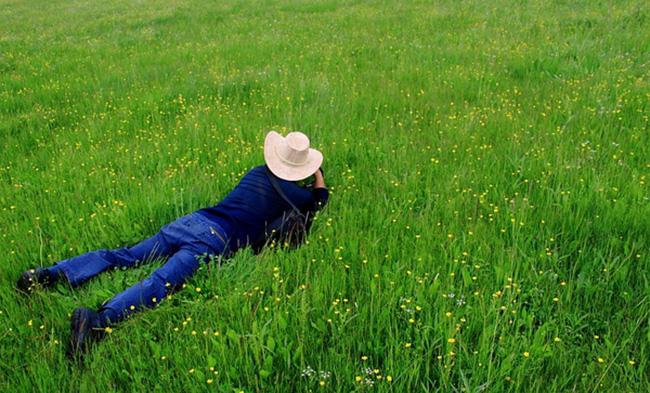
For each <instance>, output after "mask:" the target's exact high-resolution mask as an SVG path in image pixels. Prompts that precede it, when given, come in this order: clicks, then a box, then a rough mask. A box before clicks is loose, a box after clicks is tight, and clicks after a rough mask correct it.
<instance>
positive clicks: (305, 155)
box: [264, 131, 323, 181]
mask: <svg viewBox="0 0 650 393" xmlns="http://www.w3.org/2000/svg"><path fill="white" fill-rule="evenodd" d="M264 161H266V165H267V166H268V167H269V169H270V170H271V172H273V174H274V175H276V176H277V177H279V178H280V179H284V180H289V181H297V180H302V179H306V178H308V177H309V176H311V175H313V174H314V172H316V170H317V169H318V168H320V165H321V164H322V163H323V154H322V153H321V152H319V151H318V150H315V149H310V148H309V138H307V135H305V134H303V133H302V132H290V133H288V134H287V136H286V137H283V136H282V135H280V134H278V133H277V132H275V131H269V133H268V134H266V139H265V140H264Z"/></svg>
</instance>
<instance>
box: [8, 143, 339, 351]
mask: <svg viewBox="0 0 650 393" xmlns="http://www.w3.org/2000/svg"><path fill="white" fill-rule="evenodd" d="M264 160H265V162H266V165H260V166H258V167H255V168H253V169H251V170H250V171H249V172H248V173H247V174H246V175H245V176H244V177H243V178H242V179H241V180H240V182H239V184H238V185H237V186H236V187H235V188H234V189H233V190H232V191H231V192H230V193H229V194H228V195H227V196H226V197H225V199H223V200H222V201H221V202H220V203H218V204H217V205H215V206H212V207H208V208H204V209H200V210H197V211H195V212H193V213H191V214H188V215H185V216H183V217H180V218H178V219H177V220H175V221H173V222H172V223H170V224H168V225H165V226H163V227H162V229H161V230H160V232H158V233H157V234H155V235H154V236H153V237H151V238H149V239H146V240H144V241H142V242H140V243H138V244H136V245H134V246H131V247H123V248H118V249H115V250H97V251H92V252H88V253H86V254H83V255H79V256H76V257H72V258H69V259H66V260H63V261H61V262H59V263H57V264H55V265H54V266H51V267H48V268H35V269H31V270H28V271H26V272H23V273H22V275H21V277H20V279H19V280H18V283H17V287H18V289H19V290H21V291H23V292H26V293H29V292H31V291H33V289H34V288H36V287H38V286H41V287H47V286H51V285H53V284H54V283H56V282H57V281H60V280H67V282H68V283H69V284H70V285H71V286H72V287H76V286H78V285H80V284H81V283H83V282H85V281H86V280H88V279H90V278H91V277H94V276H96V275H97V274H99V273H101V272H103V271H105V270H107V269H110V268H117V267H132V266H135V265H136V264H137V262H149V261H152V260H154V259H156V258H161V257H168V258H169V259H168V261H167V262H166V263H165V264H164V265H163V266H162V267H160V268H159V269H157V270H156V271H154V272H153V274H152V275H151V276H149V277H148V278H146V279H145V280H143V281H141V282H140V283H138V284H136V285H134V286H132V287H131V288H129V289H127V290H125V291H124V292H122V293H120V294H118V295H116V296H115V297H113V298H112V299H110V300H109V301H107V302H105V303H104V304H103V305H102V306H101V307H100V308H99V310H97V311H93V310H91V309H88V308H83V307H82V308H77V309H75V310H74V312H73V313H72V318H71V337H70V346H69V354H70V355H72V356H80V355H82V354H83V353H84V352H86V351H87V349H88V348H89V344H90V343H91V342H92V341H96V340H98V339H100V338H102V337H103V335H104V332H105V330H106V328H107V327H109V326H111V325H114V324H116V323H117V322H119V321H122V320H124V319H125V318H127V317H128V316H129V315H131V314H132V313H135V312H138V311H140V310H143V309H146V308H149V307H154V306H156V305H157V304H159V303H160V301H161V300H163V299H164V298H165V296H167V295H168V294H169V293H170V292H171V291H173V290H175V289H178V288H180V287H181V286H182V284H183V282H185V281H186V280H187V279H188V278H190V277H191V276H192V275H193V274H194V272H195V271H196V270H197V268H198V267H199V264H200V262H201V261H204V262H207V261H208V260H209V257H211V256H212V257H214V256H225V257H228V256H231V255H232V254H233V253H234V252H236V251H237V250H238V249H241V248H243V247H246V246H249V245H251V246H253V247H258V248H260V244H261V245H262V246H263V245H264V244H265V240H268V238H269V236H270V233H271V232H273V234H276V231H280V232H285V231H289V232H292V231H293V232H295V223H296V222H298V223H299V224H304V222H301V220H303V219H305V217H309V216H310V215H311V214H313V212H315V211H317V210H319V209H320V208H321V207H322V206H324V205H325V204H326V203H327V201H328V197H329V194H328V190H327V188H326V187H325V181H324V179H323V173H322V170H321V169H320V166H321V164H322V162H323V155H322V154H321V153H320V152H319V151H318V150H315V149H311V148H310V147H309V138H308V137H307V136H306V135H305V134H303V133H300V132H291V133H289V134H287V136H286V137H283V136H282V135H280V134H278V133H277V132H275V131H270V132H269V133H268V134H267V136H266V139H265V141H264ZM311 175H314V182H313V185H311V187H309V186H301V185H299V184H298V181H301V180H304V179H307V178H308V177H310V176H311ZM292 212H293V215H292V214H291V213H292ZM288 217H292V218H293V221H292V222H293V224H292V222H290V221H291V220H292V219H290V218H288ZM278 222H279V224H278ZM286 225H294V227H292V228H289V229H287V228H286ZM270 228H272V229H274V230H273V231H271V230H270ZM300 229H301V230H302V231H303V232H304V231H305V226H304V225H303V226H302V227H301V228H300ZM302 235H304V233H302Z"/></svg>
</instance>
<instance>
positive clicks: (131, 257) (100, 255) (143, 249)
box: [54, 232, 176, 287]
mask: <svg viewBox="0 0 650 393" xmlns="http://www.w3.org/2000/svg"><path fill="white" fill-rule="evenodd" d="M175 251H176V250H175V247H174V245H173V244H172V243H171V242H170V241H168V240H167V238H166V237H165V236H164V235H163V234H162V233H160V232H159V233H157V234H156V235H154V236H152V237H150V238H148V239H146V240H144V241H142V242H140V243H138V244H136V245H134V246H131V247H122V248H118V249H115V250H96V251H91V252H88V253H85V254H82V255H78V256H76V257H72V258H69V259H66V260H63V261H61V262H59V263H57V264H56V265H55V267H54V269H56V270H60V271H61V272H63V274H64V275H65V277H66V278H67V280H68V281H69V282H70V285H72V286H73V287H74V286H78V285H79V284H81V283H82V282H84V281H86V280H88V279H90V278H91V277H94V276H96V275H98V274H99V273H101V272H103V271H104V270H107V269H109V268H111V267H132V266H134V265H135V264H136V262H149V261H151V260H154V259H156V258H159V257H163V256H167V255H170V254H172V253H174V252H175Z"/></svg>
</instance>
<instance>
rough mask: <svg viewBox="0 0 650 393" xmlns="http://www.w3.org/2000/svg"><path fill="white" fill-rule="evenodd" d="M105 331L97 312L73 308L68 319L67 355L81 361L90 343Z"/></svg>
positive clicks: (99, 337) (100, 337)
mask: <svg viewBox="0 0 650 393" xmlns="http://www.w3.org/2000/svg"><path fill="white" fill-rule="evenodd" d="M105 331H106V329H105V327H104V326H103V324H102V323H101V318H100V316H99V314H98V313H97V312H95V311H93V310H91V309H88V308H84V307H81V308H77V309H75V310H74V311H73V312H72V318H71V320H70V346H69V348H68V356H69V357H70V358H72V359H77V360H79V361H81V359H82V358H83V356H84V354H85V353H86V352H88V350H89V349H90V345H91V343H92V342H94V341H98V340H101V339H102V338H103V337H104V335H105Z"/></svg>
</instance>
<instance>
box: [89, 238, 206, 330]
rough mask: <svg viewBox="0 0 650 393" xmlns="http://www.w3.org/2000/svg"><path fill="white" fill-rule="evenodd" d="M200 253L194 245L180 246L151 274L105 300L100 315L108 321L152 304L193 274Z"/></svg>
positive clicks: (112, 321) (154, 304)
mask: <svg viewBox="0 0 650 393" xmlns="http://www.w3.org/2000/svg"><path fill="white" fill-rule="evenodd" d="M200 254H201V253H200V252H197V250H196V249H190V248H181V249H180V250H179V251H177V252H176V253H175V254H174V255H173V256H172V257H171V258H169V260H168V261H167V263H165V264H164V265H163V266H162V267H160V268H159V269H157V270H156V271H154V272H153V273H152V274H151V276H149V277H147V278H146V279H144V280H142V281H141V282H139V283H137V284H135V285H134V286H132V287H130V288H128V289H127V290H125V291H124V292H122V293H120V294H118V295H116V296H115V297H113V298H112V299H111V300H109V301H108V302H107V303H105V304H104V305H103V306H102V307H101V308H100V309H99V312H100V316H101V317H102V319H103V320H104V321H107V322H108V323H109V324H110V323H115V322H118V321H121V320H123V319H125V318H127V317H128V316H129V315H130V314H132V313H134V312H138V311H140V310H142V309H144V308H146V307H149V308H151V307H155V306H156V305H157V304H158V303H159V302H160V301H161V300H162V299H163V298H165V297H166V296H167V294H168V293H169V292H170V291H172V290H174V289H176V288H178V287H179V286H181V285H182V284H183V283H184V282H185V281H186V280H187V279H188V278H190V277H191V276H192V275H193V274H194V272H195V271H196V269H198V267H199V258H200V257H199V255H200Z"/></svg>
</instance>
